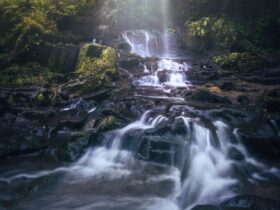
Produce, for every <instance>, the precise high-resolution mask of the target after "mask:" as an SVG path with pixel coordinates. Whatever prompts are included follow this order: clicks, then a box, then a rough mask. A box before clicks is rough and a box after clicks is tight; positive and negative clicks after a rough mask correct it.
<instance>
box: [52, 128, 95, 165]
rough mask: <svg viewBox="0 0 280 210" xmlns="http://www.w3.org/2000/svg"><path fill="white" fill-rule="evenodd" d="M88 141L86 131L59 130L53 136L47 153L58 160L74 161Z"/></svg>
mask: <svg viewBox="0 0 280 210" xmlns="http://www.w3.org/2000/svg"><path fill="white" fill-rule="evenodd" d="M89 141H90V137H89V134H87V133H83V132H73V131H70V130H68V129H64V130H60V131H58V132H57V134H56V136H55V137H53V139H52V142H51V145H50V148H49V151H48V153H49V155H51V156H53V157H56V158H57V159H58V160H59V161H75V160H77V158H79V157H80V156H81V155H82V154H83V152H84V151H85V149H86V148H87V146H88V144H89Z"/></svg>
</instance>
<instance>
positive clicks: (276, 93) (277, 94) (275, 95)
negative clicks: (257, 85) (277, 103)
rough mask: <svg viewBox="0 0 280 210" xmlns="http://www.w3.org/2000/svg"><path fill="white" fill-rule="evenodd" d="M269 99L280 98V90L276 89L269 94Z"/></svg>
mask: <svg viewBox="0 0 280 210" xmlns="http://www.w3.org/2000/svg"><path fill="white" fill-rule="evenodd" d="M267 96H268V97H272V98H280V88H274V89H272V90H270V91H269V93H268V94H267Z"/></svg>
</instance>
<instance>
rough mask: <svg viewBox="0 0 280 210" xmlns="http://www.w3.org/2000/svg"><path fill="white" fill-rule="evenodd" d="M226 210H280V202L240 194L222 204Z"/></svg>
mask: <svg viewBox="0 0 280 210" xmlns="http://www.w3.org/2000/svg"><path fill="white" fill-rule="evenodd" d="M221 207H222V208H223V209H225V210H278V209H280V202H279V201H273V200H269V199H262V198H259V197H256V196H250V195H240V196H236V197H234V198H231V199H229V200H228V201H225V202H223V203H222V204H221Z"/></svg>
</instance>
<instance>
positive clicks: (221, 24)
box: [187, 17, 237, 49]
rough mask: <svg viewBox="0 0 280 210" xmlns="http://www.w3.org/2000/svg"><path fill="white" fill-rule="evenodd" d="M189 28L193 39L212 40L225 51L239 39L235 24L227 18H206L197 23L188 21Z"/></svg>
mask: <svg viewBox="0 0 280 210" xmlns="http://www.w3.org/2000/svg"><path fill="white" fill-rule="evenodd" d="M187 27H188V29H189V31H190V33H191V35H192V36H193V37H195V38H200V39H209V38H212V39H213V40H214V41H215V42H217V43H218V45H219V46H220V47H222V48H225V49H227V48H229V47H231V46H232V45H233V44H234V43H235V41H236V39H237V32H236V30H235V26H234V24H233V23H232V22H231V21H229V20H227V19H225V18H213V17H204V18H201V19H199V20H197V21H188V22H187Z"/></svg>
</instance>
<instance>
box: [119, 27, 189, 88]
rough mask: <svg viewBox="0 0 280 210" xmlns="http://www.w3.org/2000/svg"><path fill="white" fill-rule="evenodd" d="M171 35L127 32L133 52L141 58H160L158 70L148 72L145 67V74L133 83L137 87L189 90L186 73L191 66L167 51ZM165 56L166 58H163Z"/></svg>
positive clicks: (125, 38) (139, 31)
mask: <svg viewBox="0 0 280 210" xmlns="http://www.w3.org/2000/svg"><path fill="white" fill-rule="evenodd" d="M169 37H170V34H168V33H167V32H165V33H163V34H160V35H159V33H156V34H151V33H150V32H148V31H145V30H138V31H126V32H124V33H123V38H124V40H125V41H126V42H127V43H128V44H129V45H130V46H131V52H132V53H134V54H137V55H139V56H141V57H151V56H155V57H159V58H160V59H159V61H158V64H157V65H158V67H157V69H156V70H148V69H147V66H145V65H144V73H145V75H144V76H142V77H141V78H140V79H137V80H135V81H133V84H134V85H135V86H136V87H140V88H141V87H156V88H161V89H162V90H164V91H169V90H171V89H174V88H178V87H179V88H188V87H189V85H190V83H189V81H188V80H187V76H186V72H187V71H188V70H189V68H190V66H189V65H188V64H187V63H186V62H185V61H183V62H182V61H180V60H179V59H176V57H173V56H174V55H170V54H168V53H167V52H169V50H170V49H168V50H167V49H166V47H167V46H168V45H167V44H166V43H169V41H168V39H169ZM163 56H164V57H163Z"/></svg>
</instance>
